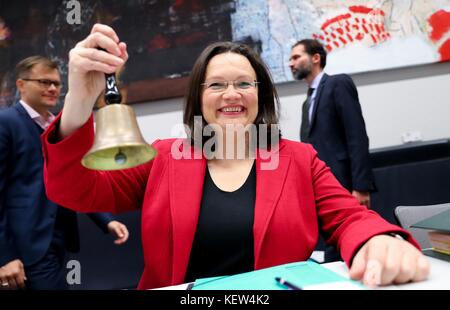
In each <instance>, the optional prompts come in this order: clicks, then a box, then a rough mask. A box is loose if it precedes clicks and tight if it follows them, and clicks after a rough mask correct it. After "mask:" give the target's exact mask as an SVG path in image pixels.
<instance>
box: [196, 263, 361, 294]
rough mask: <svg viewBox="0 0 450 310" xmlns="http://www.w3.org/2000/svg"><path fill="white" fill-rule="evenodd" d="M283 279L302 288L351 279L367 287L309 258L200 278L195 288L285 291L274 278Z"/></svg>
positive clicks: (356, 283)
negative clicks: (243, 271) (226, 274)
mask: <svg viewBox="0 0 450 310" xmlns="http://www.w3.org/2000/svg"><path fill="white" fill-rule="evenodd" d="M276 277H280V278H283V279H284V280H286V281H288V282H290V283H292V284H294V285H296V286H298V287H300V288H307V287H308V286H311V285H318V284H327V283H336V285H339V283H342V284H344V283H345V284H348V283H349V282H352V284H354V285H355V287H356V286H357V287H359V288H361V289H364V288H365V287H364V286H363V285H362V284H361V283H359V282H357V281H353V280H349V279H347V278H345V277H343V276H341V275H339V274H337V273H335V272H333V271H331V270H329V269H327V268H325V267H323V266H321V265H319V264H317V263H314V262H311V261H306V262H297V263H290V264H285V265H280V266H275V267H271V268H265V269H260V270H256V271H251V272H246V273H240V274H237V275H232V276H223V277H213V278H203V279H197V280H196V281H195V283H194V287H193V288H192V289H193V290H286V289H288V288H287V287H285V286H283V285H281V284H279V283H278V282H277V281H276V280H275V278H276Z"/></svg>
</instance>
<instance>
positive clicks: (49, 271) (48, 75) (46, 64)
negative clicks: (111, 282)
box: [0, 56, 128, 290]
mask: <svg viewBox="0 0 450 310" xmlns="http://www.w3.org/2000/svg"><path fill="white" fill-rule="evenodd" d="M16 74H17V80H16V86H17V89H18V91H19V93H20V101H19V102H18V103H16V104H15V105H13V106H12V107H10V108H7V109H4V110H2V111H0V290H1V289H23V288H28V289H66V288H67V282H66V276H65V272H64V271H65V270H66V269H65V268H64V264H63V263H64V257H65V254H66V251H71V252H77V251H78V250H79V236H78V226H77V222H76V213H75V212H73V211H70V210H68V209H65V208H63V207H60V206H57V205H56V204H55V203H53V202H52V201H50V200H48V198H47V195H46V193H45V188H44V176H43V168H44V167H43V156H42V148H41V140H40V135H41V133H42V132H43V131H44V130H45V128H47V127H48V125H49V124H50V123H51V121H52V120H53V119H54V118H55V116H54V115H53V114H52V113H51V112H50V109H51V108H53V107H55V106H56V105H57V103H58V100H59V95H60V92H61V86H62V84H61V77H60V74H59V70H58V65H57V63H56V62H54V61H52V60H50V59H48V58H45V57H42V56H32V57H28V58H26V59H24V60H22V61H21V62H19V63H18V64H17V66H16ZM67 190H68V191H71V190H73V189H70V188H68V189H67ZM89 216H90V217H91V219H92V220H93V221H94V222H95V223H96V224H97V225H98V226H99V227H100V228H101V229H102V230H103V231H104V232H105V233H106V232H109V233H111V234H113V235H114V236H116V237H117V239H116V241H115V243H116V244H121V243H124V242H125V241H126V240H127V239H128V230H127V227H126V226H125V225H123V224H122V223H120V222H118V221H115V220H114V219H113V217H112V215H111V214H109V213H92V214H89Z"/></svg>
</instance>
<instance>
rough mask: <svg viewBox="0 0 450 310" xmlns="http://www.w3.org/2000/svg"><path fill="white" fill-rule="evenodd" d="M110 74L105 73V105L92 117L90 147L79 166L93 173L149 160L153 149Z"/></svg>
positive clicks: (152, 155)
mask: <svg viewBox="0 0 450 310" xmlns="http://www.w3.org/2000/svg"><path fill="white" fill-rule="evenodd" d="M121 101H122V96H121V95H120V92H119V90H118V87H117V83H116V80H115V77H114V75H112V74H106V90H105V102H106V104H107V105H106V106H105V107H103V108H100V109H99V110H98V111H97V114H96V116H95V120H96V130H95V137H94V144H93V145H92V148H91V149H90V150H89V151H88V152H87V153H86V155H84V157H83V159H82V160H81V164H82V165H83V166H84V167H86V168H89V169H94V170H120V169H127V168H132V167H135V166H138V165H141V164H143V163H146V162H148V161H150V160H152V159H153V158H154V157H155V156H156V153H157V152H156V150H155V148H153V147H152V146H151V145H149V144H148V143H146V142H145V140H144V138H143V137H142V134H141V132H140V130H139V127H138V123H137V119H136V114H135V113H134V111H133V109H132V108H131V107H129V106H127V105H125V104H120V102H121Z"/></svg>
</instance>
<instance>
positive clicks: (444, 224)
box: [411, 209, 450, 233]
mask: <svg viewBox="0 0 450 310" xmlns="http://www.w3.org/2000/svg"><path fill="white" fill-rule="evenodd" d="M411 227H415V228H424V229H432V230H439V231H442V232H446V233H450V209H448V210H446V211H444V212H441V213H438V214H436V215H433V216H431V217H429V218H426V219H424V220H421V221H419V222H417V223H415V224H413V225H411Z"/></svg>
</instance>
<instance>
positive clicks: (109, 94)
mask: <svg viewBox="0 0 450 310" xmlns="http://www.w3.org/2000/svg"><path fill="white" fill-rule="evenodd" d="M98 49H99V50H101V51H106V50H105V49H104V48H101V47H98ZM105 79H106V87H105V102H106V104H114V103H121V102H122V95H121V94H120V91H119V87H118V86H117V84H118V83H117V80H116V76H115V74H114V73H105Z"/></svg>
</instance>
